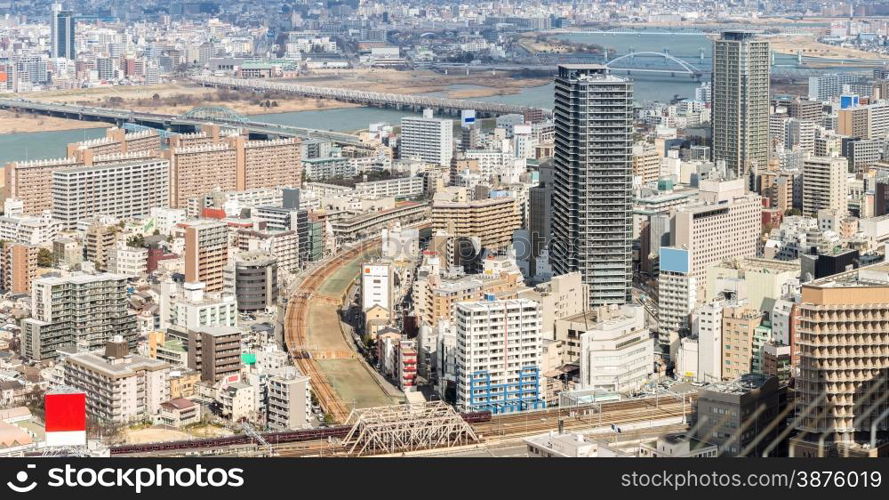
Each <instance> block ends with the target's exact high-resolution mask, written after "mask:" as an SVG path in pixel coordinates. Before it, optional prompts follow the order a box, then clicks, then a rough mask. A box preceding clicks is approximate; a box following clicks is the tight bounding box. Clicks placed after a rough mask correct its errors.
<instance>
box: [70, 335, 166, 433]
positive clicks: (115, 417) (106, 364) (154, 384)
mask: <svg viewBox="0 0 889 500" xmlns="http://www.w3.org/2000/svg"><path fill="white" fill-rule="evenodd" d="M109 340H110V341H109V342H108V345H107V346H106V348H105V352H104V354H102V353H94V352H82V353H77V354H72V355H71V356H68V357H67V358H65V362H64V365H63V373H64V383H65V385H67V386H70V387H73V388H75V389H78V390H81V391H83V392H85V393H86V413H87V415H88V416H89V418H90V420H91V421H96V422H104V423H110V424H128V423H131V422H142V421H145V420H150V419H151V417H152V416H153V415H155V414H156V413H158V412H159V411H160V406H161V403H164V402H166V401H168V400H169V399H170V386H169V384H168V383H167V375H168V374H169V372H170V365H169V364H167V363H166V362H164V361H160V360H157V359H149V358H144V357H142V356H137V355H133V354H130V353H129V352H128V348H127V342H126V341H125V340H123V339H122V338H120V337H117V338H114V339H109Z"/></svg>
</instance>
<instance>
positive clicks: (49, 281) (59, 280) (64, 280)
mask: <svg viewBox="0 0 889 500" xmlns="http://www.w3.org/2000/svg"><path fill="white" fill-rule="evenodd" d="M127 279H128V277H127V276H124V275H123V274H114V273H96V274H87V273H74V274H71V275H68V276H60V275H44V276H41V277H40V278H37V279H36V280H34V282H35V283H40V284H46V285H63V284H68V283H71V284H78V285H84V284H88V283H99V282H102V281H109V280H115V281H126V280H127Z"/></svg>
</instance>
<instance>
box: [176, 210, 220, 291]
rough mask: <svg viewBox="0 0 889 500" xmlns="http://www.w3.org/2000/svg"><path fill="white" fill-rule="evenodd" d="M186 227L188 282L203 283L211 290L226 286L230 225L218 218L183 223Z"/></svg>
mask: <svg viewBox="0 0 889 500" xmlns="http://www.w3.org/2000/svg"><path fill="white" fill-rule="evenodd" d="M182 224H183V226H184V227H185V281H188V282H201V283H204V285H205V286H206V290H207V291H208V292H220V291H222V288H223V269H224V268H225V266H226V265H227V264H228V226H227V225H226V224H225V223H224V222H219V221H214V220H197V221H192V222H183V223H182Z"/></svg>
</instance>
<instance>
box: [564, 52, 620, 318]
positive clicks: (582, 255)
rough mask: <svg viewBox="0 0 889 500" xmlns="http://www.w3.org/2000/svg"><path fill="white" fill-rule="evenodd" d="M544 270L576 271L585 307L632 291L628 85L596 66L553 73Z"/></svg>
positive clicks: (609, 301) (610, 301) (615, 300)
mask: <svg viewBox="0 0 889 500" xmlns="http://www.w3.org/2000/svg"><path fill="white" fill-rule="evenodd" d="M555 123H556V133H555V139H556V141H555V149H554V158H553V186H554V193H553V213H552V236H553V238H552V241H551V243H550V262H551V264H552V268H553V272H554V274H557V275H558V274H565V273H568V272H572V271H580V273H581V274H582V275H583V279H584V282H585V283H587V284H589V285H590V303H591V305H601V304H614V303H617V304H620V303H624V302H626V301H627V300H628V297H629V294H630V287H631V284H632V242H633V230H632V201H633V194H632V179H633V168H632V147H633V140H632V132H633V84H632V82H630V81H629V80H626V79H623V78H619V77H617V76H614V75H610V74H608V71H607V69H606V68H604V67H603V66H598V65H563V66H559V74H558V77H557V78H556V90H555Z"/></svg>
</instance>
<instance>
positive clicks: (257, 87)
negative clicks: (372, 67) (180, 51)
mask: <svg viewBox="0 0 889 500" xmlns="http://www.w3.org/2000/svg"><path fill="white" fill-rule="evenodd" d="M192 80H193V81H194V82H196V83H198V84H200V85H204V86H209V87H225V88H231V89H240V90H252V91H254V92H269V91H271V92H284V93H288V94H295V95H300V96H303V97H313V98H317V99H334V100H337V101H341V102H349V103H354V104H362V105H365V106H373V107H378V108H394V109H405V110H412V111H420V110H423V109H426V108H430V109H433V110H436V111H437V112H439V113H442V114H459V113H460V111H462V110H465V109H473V110H475V112H476V113H477V114H478V115H479V116H496V115H503V114H511V113H518V114H522V113H525V112H540V111H542V112H544V114H548V113H549V111H547V110H541V109H539V108H534V107H530V106H519V105H515V104H503V103H497V102H486V101H470V100H464V99H448V98H445V97H432V96H418V95H409V94H393V93H385V92H370V91H365V90H354V89H342V88H332V87H317V86H314V85H303V84H301V83H286V82H276V81H268V80H262V79H246V78H228V77H213V76H201V77H195V78H193V79H192Z"/></svg>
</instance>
